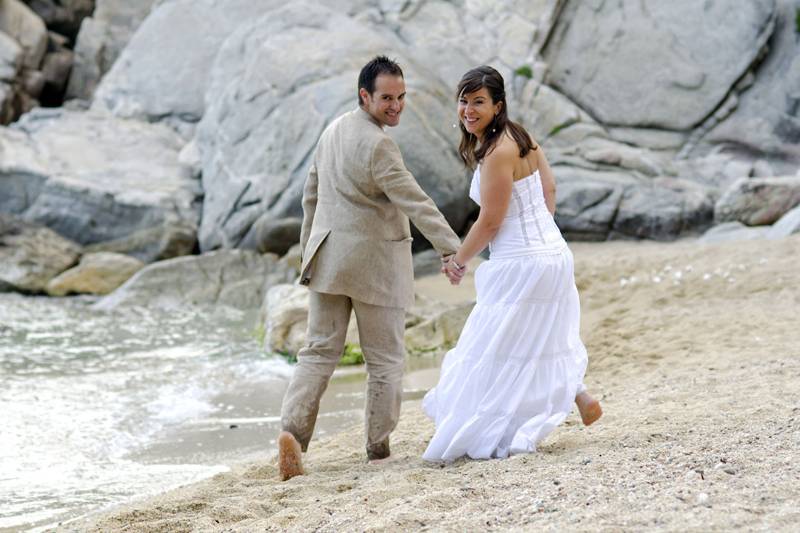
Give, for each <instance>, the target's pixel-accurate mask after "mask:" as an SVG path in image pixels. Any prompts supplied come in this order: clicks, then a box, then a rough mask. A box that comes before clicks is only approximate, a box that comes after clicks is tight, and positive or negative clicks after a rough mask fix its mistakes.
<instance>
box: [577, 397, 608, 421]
mask: <svg viewBox="0 0 800 533" xmlns="http://www.w3.org/2000/svg"><path fill="white" fill-rule="evenodd" d="M575 403H576V404H577V405H578V411H580V413H581V420H583V425H584V426H591V425H592V424H594V423H595V422H597V421H598V420H599V419H600V417H601V416H603V408H602V407H600V402H598V401H597V400H595V399H594V398H592V396H591V395H590V394H589V393H588V392H582V393H580V394H578V395H577V396H575Z"/></svg>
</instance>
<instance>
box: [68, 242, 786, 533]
mask: <svg viewBox="0 0 800 533" xmlns="http://www.w3.org/2000/svg"><path fill="white" fill-rule="evenodd" d="M572 249H573V250H574V252H575V257H576V276H577V283H578V287H579V290H580V292H581V300H582V306H583V308H582V311H583V321H582V329H581V331H582V336H583V339H584V342H585V343H586V345H587V348H588V351H589V358H590V366H589V372H588V374H587V379H586V383H587V385H588V386H589V388H590V390H591V391H592V392H593V393H594V394H595V395H596V396H598V397H599V398H600V399H601V401H602V402H603V407H604V409H605V416H604V417H603V418H602V419H601V420H600V421H599V422H598V423H597V424H595V425H593V426H591V427H589V428H585V427H583V426H581V425H580V420H579V418H578V416H577V413H573V415H572V416H570V418H569V419H568V420H567V422H566V423H565V424H564V425H562V426H561V427H560V428H558V429H557V430H556V431H554V432H553V434H552V435H551V436H550V437H549V438H548V439H547V440H545V441H544V442H543V443H542V444H541V445H540V447H539V451H538V452H537V453H535V454H530V455H519V456H514V457H511V458H510V459H507V460H491V461H471V460H459V461H457V462H455V463H454V464H452V465H436V464H429V463H425V462H423V461H422V460H421V459H420V455H421V454H422V452H423V450H424V449H425V446H426V442H427V441H428V439H429V438H430V436H431V434H432V431H433V426H432V424H431V423H430V422H429V421H428V420H427V419H426V418H425V417H424V415H423V414H422V413H421V410H420V405H419V401H407V402H406V403H405V404H404V410H403V416H402V418H401V422H400V426H399V427H398V429H397V431H396V432H395V433H394V434H393V437H392V450H393V456H394V460H393V461H391V462H388V463H385V464H380V465H368V464H366V463H365V457H364V452H363V430H362V428H361V426H360V425H359V426H355V427H353V428H352V429H351V430H348V431H343V432H341V433H339V434H336V435H333V436H330V437H325V438H322V439H319V440H316V441H313V442H312V446H311V448H310V450H309V452H308V453H307V454H306V455H305V462H306V467H307V469H308V475H306V476H301V477H298V478H295V479H292V480H290V481H288V482H285V483H281V482H279V481H278V477H277V470H276V466H275V464H276V462H275V458H274V456H272V455H268V454H265V455H264V456H263V457H261V458H258V459H257V460H256V461H254V462H250V463H247V464H241V465H238V466H235V467H234V468H233V469H232V471H231V472H228V473H224V474H220V475H217V476H216V477H214V478H212V479H210V480H207V481H204V482H202V483H199V484H195V485H190V486H187V487H184V488H181V489H178V490H175V491H172V492H170V493H167V494H164V495H161V496H158V497H154V498H150V499H147V500H142V501H139V502H134V503H131V504H129V505H127V506H125V507H122V508H117V509H114V510H111V511H109V512H107V513H105V514H102V515H97V516H94V517H91V518H90V519H89V520H84V521H82V522H77V523H71V524H67V525H65V526H64V527H63V528H62V530H66V531H72V530H79V531H84V530H91V531H253V530H260V531H282V530H290V531H307V530H320V531H342V530H344V531H355V530H358V531H378V530H433V531H451V530H452V531H464V530H520V529H522V530H530V531H534V530H535V531H539V530H543V529H544V530H564V529H569V530H577V531H598V530H600V531H619V530H641V529H647V530H659V531H661V530H663V531H678V530H680V531H687V530H689V531H700V530H702V531H709V530H711V531H714V530H730V529H748V530H785V531H789V530H793V529H796V528H797V526H798V524H800V507H799V506H798V505H797V502H798V501H800V466H798V459H799V458H800V380H799V379H798V376H800V333H799V332H798V331H800V327H799V326H800V235H796V236H793V237H791V238H789V239H784V240H781V241H766V242H760V241H755V242H738V243H726V244H720V245H700V244H697V243H694V242H680V243H672V244H659V243H632V242H615V243H601V244H588V243H586V244H575V245H573V246H572ZM423 283H427V284H431V286H432V287H436V288H437V289H436V290H441V291H444V292H447V291H449V290H450V288H449V286H448V285H446V280H444V279H443V278H442V279H439V280H438V281H437V280H423ZM431 294H433V291H431ZM429 377H430V376H429Z"/></svg>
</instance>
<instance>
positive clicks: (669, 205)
mask: <svg viewBox="0 0 800 533" xmlns="http://www.w3.org/2000/svg"><path fill="white" fill-rule="evenodd" d="M713 218H714V200H713V195H712V194H711V191H709V190H708V189H706V188H704V187H701V186H698V185H696V184H694V183H692V182H688V181H684V180H676V179H673V178H657V179H655V180H653V181H652V182H651V183H643V184H640V185H638V186H635V187H629V188H627V189H626V190H625V192H624V194H623V195H622V199H621V200H620V204H619V209H618V211H617V214H616V217H615V218H614V225H613V229H612V233H611V234H610V237H614V238H615V237H623V238H625V237H628V238H629V237H633V238H638V239H656V240H671V239H675V238H676V237H679V236H681V235H684V234H693V233H696V232H699V231H702V230H704V229H705V228H707V227H708V226H710V225H711V222H712V220H713Z"/></svg>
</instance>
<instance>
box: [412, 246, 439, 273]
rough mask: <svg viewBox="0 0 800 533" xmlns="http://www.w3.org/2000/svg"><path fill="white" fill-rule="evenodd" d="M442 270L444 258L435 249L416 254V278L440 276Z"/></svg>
mask: <svg viewBox="0 0 800 533" xmlns="http://www.w3.org/2000/svg"><path fill="white" fill-rule="evenodd" d="M441 268H442V257H441V256H440V255H439V252H437V251H436V250H434V249H428V250H425V251H424V252H419V253H416V254H414V277H416V278H418V277H421V276H430V275H433V274H439V273H440V272H441Z"/></svg>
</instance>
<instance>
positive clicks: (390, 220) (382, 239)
mask: <svg viewBox="0 0 800 533" xmlns="http://www.w3.org/2000/svg"><path fill="white" fill-rule="evenodd" d="M409 219H411V220H412V221H413V222H414V225H415V226H416V227H417V228H419V230H420V231H421V232H422V234H423V235H424V236H425V238H427V239H428V240H429V241H430V242H431V244H433V246H434V248H436V250H437V251H438V252H440V253H441V254H443V255H446V254H452V253H455V252H456V250H457V249H458V246H459V245H460V244H461V241H460V239H459V238H458V236H457V235H456V234H455V232H453V230H452V229H451V228H450V226H449V225H448V223H447V221H446V220H445V219H444V217H443V216H442V214H441V213H440V212H439V210H438V209H437V208H436V205H435V204H434V203H433V201H432V200H431V199H430V197H428V195H427V194H425V192H424V191H423V190H422V188H421V187H420V186H419V184H418V183H417V181H416V180H415V179H414V176H412V175H411V173H410V172H409V171H408V170H406V167H405V165H404V164H403V158H402V156H401V154H400V149H399V148H398V147H397V144H396V143H395V142H394V140H392V138H391V137H389V136H388V135H387V134H386V133H385V132H384V131H383V128H381V127H380V126H379V125H378V123H377V122H375V121H374V120H373V119H372V117H371V116H370V115H369V113H367V112H366V111H364V110H363V109H361V108H358V109H356V110H354V111H350V112H348V113H345V114H344V115H342V116H341V117H339V118H337V119H336V120H335V121H334V122H332V123H331V124H330V125H329V126H328V127H327V128H326V129H325V131H324V132H323V133H322V136H321V137H320V139H319V143H318V144H317V149H316V152H315V154H314V161H313V164H312V165H311V168H310V170H309V173H308V178H307V179H306V184H305V188H304V190H303V227H302V229H301V233H300V243H301V246H302V250H303V251H302V265H301V278H300V280H301V281H300V282H301V283H303V284H306V285H308V286H309V288H310V289H312V290H315V291H317V292H324V293H329V294H344V295H346V296H349V297H351V298H353V299H355V300H359V301H362V302H366V303H369V304H372V305H380V306H384V307H410V306H411V305H413V304H414V286H413V283H414V269H413V264H412V257H411V232H410V227H409Z"/></svg>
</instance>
